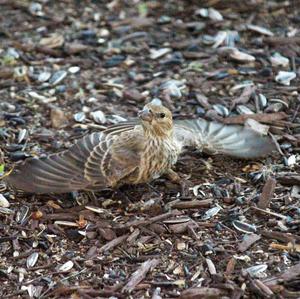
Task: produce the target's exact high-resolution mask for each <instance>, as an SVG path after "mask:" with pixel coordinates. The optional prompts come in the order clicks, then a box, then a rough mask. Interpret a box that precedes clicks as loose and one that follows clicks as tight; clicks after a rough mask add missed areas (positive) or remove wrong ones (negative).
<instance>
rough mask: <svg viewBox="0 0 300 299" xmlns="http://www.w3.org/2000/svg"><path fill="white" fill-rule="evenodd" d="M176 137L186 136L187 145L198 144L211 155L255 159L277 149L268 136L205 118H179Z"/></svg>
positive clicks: (185, 142)
mask: <svg viewBox="0 0 300 299" xmlns="http://www.w3.org/2000/svg"><path fill="white" fill-rule="evenodd" d="M174 128H175V137H176V138H177V139H182V138H185V140H184V142H183V143H184V145H186V146H195V147H197V148H198V149H199V150H201V151H203V152H205V153H209V154H223V155H227V156H232V157H236V158H243V159H253V158H259V157H263V156H266V155H267V154H270V153H271V152H272V151H274V150H275V149H276V147H275V144H274V142H273V141H272V139H271V138H270V137H268V136H262V135H260V134H258V133H256V132H255V131H253V130H251V129H249V128H246V127H244V126H240V125H226V124H222V123H218V122H211V121H207V120H204V119H200V118H199V119H190V120H176V121H175V126H174Z"/></svg>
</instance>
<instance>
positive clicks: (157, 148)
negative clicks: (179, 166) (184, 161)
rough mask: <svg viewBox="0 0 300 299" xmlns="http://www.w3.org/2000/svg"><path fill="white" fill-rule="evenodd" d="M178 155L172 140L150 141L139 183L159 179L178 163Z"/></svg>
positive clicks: (143, 160)
mask: <svg viewBox="0 0 300 299" xmlns="http://www.w3.org/2000/svg"><path fill="white" fill-rule="evenodd" d="M178 154H179V152H178V149H177V147H176V145H175V144H174V143H173V142H172V141H170V140H156V139H154V140H149V143H147V145H146V149H145V151H144V155H143V157H142V159H141V165H140V175H139V179H138V180H139V183H141V182H147V181H150V180H153V179H157V178H159V177H160V176H161V175H162V174H163V173H165V172H166V170H168V169H169V168H171V167H172V165H174V164H175V163H176V162H177V157H178Z"/></svg>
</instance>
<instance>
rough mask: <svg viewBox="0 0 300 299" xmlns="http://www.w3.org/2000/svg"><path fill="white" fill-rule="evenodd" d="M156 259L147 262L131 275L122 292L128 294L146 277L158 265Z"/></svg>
mask: <svg viewBox="0 0 300 299" xmlns="http://www.w3.org/2000/svg"><path fill="white" fill-rule="evenodd" d="M159 262H160V261H159V260H158V259H152V260H147V261H145V262H144V263H142V265H141V266H140V267H139V268H138V269H137V270H136V271H135V272H134V273H133V274H132V275H131V277H130V279H129V281H128V282H127V284H126V285H125V286H124V287H123V289H122V292H126V293H130V292H132V291H133V290H134V289H135V287H136V286H137V285H138V284H139V283H140V282H141V281H142V280H143V279H144V278H145V277H146V275H147V273H148V272H149V271H150V269H151V268H152V269H153V268H154V267H156V266H157V265H158V264H159Z"/></svg>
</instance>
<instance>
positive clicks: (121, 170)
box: [7, 99, 275, 194]
mask: <svg viewBox="0 0 300 299" xmlns="http://www.w3.org/2000/svg"><path fill="white" fill-rule="evenodd" d="M190 147H192V148H196V149H198V150H200V151H203V152H206V153H210V154H224V155H229V156H233V157H236V158H247V159H251V158H257V157H260V156H264V155H267V154H268V153H270V152H271V151H273V150H274V149H275V146H274V143H273V142H272V140H271V139H270V138H269V137H267V136H261V135H259V134H258V133H256V132H255V131H253V130H251V129H247V128H245V127H243V126H239V125H224V124H222V123H218V122H210V121H207V120H204V119H201V118H198V119H186V120H175V121H174V120H173V117H172V113H171V111H170V110H169V109H167V108H166V107H165V106H163V105H162V103H161V101H160V100H158V99H154V100H152V101H151V102H150V103H148V104H146V105H145V106H144V108H143V110H141V111H140V112H139V113H138V120H133V121H127V122H123V123H119V124H116V125H113V126H111V127H108V128H107V129H106V130H104V131H101V132H93V133H91V134H88V135H86V136H84V137H83V138H82V139H80V140H78V141H77V142H76V143H75V144H74V145H72V146H71V147H70V148H69V149H67V150H65V151H62V152H60V153H54V154H50V155H48V156H43V157H39V158H37V157H33V158H29V159H26V160H25V162H23V163H22V164H21V165H17V166H16V167H15V169H13V171H12V172H11V174H10V175H9V176H8V178H7V182H8V184H9V185H10V186H12V187H13V188H14V189H17V190H22V191H25V192H29V193H36V194H45V193H67V192H72V191H77V190H89V191H100V190H102V189H105V188H112V189H117V188H119V187H121V186H122V185H136V184H141V183H148V182H151V181H152V180H155V179H157V178H159V177H160V176H162V175H165V176H166V177H167V178H169V179H170V180H171V181H172V182H175V183H179V184H180V182H182V179H181V178H180V176H179V175H178V174H177V173H176V172H175V171H174V170H173V166H174V165H175V164H176V162H177V160H178V157H179V156H180V154H181V153H182V152H184V150H185V149H186V148H190Z"/></svg>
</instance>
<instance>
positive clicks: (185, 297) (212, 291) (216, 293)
mask: <svg viewBox="0 0 300 299" xmlns="http://www.w3.org/2000/svg"><path fill="white" fill-rule="evenodd" d="M226 294H227V292H226V291H225V290H223V289H217V288H205V287H203V288H191V289H187V290H185V291H183V292H182V294H181V296H180V297H179V299H200V298H201V299H217V298H221V297H222V296H225V295H226Z"/></svg>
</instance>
